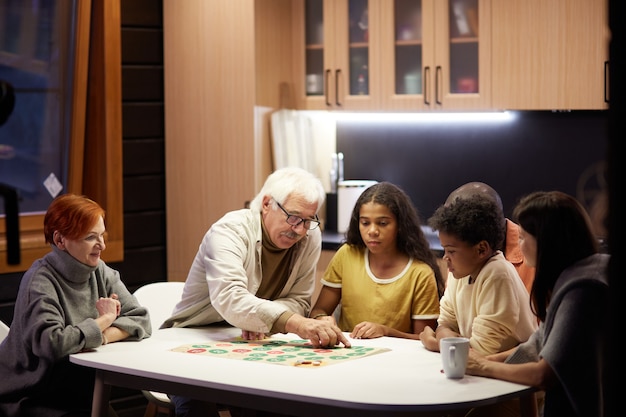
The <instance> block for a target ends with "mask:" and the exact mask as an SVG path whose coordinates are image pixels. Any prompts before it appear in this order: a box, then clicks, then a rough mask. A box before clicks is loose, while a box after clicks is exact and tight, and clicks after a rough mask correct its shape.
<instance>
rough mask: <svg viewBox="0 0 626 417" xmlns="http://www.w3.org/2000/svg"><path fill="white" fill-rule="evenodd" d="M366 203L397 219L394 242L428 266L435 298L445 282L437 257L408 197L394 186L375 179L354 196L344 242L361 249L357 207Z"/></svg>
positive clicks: (361, 241)
mask: <svg viewBox="0 0 626 417" xmlns="http://www.w3.org/2000/svg"><path fill="white" fill-rule="evenodd" d="M366 203H376V204H381V205H383V206H385V207H387V208H388V209H389V211H391V213H392V214H393V215H394V216H395V218H396V221H397V222H398V235H397V241H396V245H397V247H398V249H399V250H400V251H401V252H403V253H405V254H407V255H408V256H410V257H412V258H414V259H417V260H420V261H422V262H424V263H426V264H427V265H428V266H430V267H431V269H432V270H433V272H434V273H435V280H436V281H437V291H438V293H439V297H441V296H442V295H443V291H444V289H445V281H444V279H443V277H442V274H441V270H440V268H439V265H438V264H437V258H436V257H435V254H434V253H433V252H432V250H431V249H430V244H429V243H428V239H426V236H425V235H424V232H423V231H422V228H421V221H420V217H419V213H418V212H417V209H416V208H415V206H414V205H413V203H412V202H411V198H410V197H409V196H408V195H407V194H406V193H405V192H404V191H403V190H402V189H401V188H399V187H398V186H397V185H394V184H392V183H390V182H379V183H376V184H374V185H372V186H370V187H368V188H367V189H366V190H365V191H363V193H362V194H361V195H360V196H359V198H358V199H357V201H356V203H355V205H354V209H353V210H352V214H351V216H350V224H349V226H348V231H347V232H346V243H347V244H349V245H352V246H355V247H359V248H365V247H366V245H365V242H363V238H362V237H361V232H360V231H359V215H360V212H361V206H362V205H363V204H366Z"/></svg>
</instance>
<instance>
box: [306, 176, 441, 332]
mask: <svg viewBox="0 0 626 417" xmlns="http://www.w3.org/2000/svg"><path fill="white" fill-rule="evenodd" d="M322 284H323V287H322V290H321V292H320V295H319V298H318V300H317V302H316V304H315V306H314V307H313V309H312V311H311V317H314V318H319V319H323V320H331V321H334V320H335V318H334V316H333V312H334V311H335V309H336V308H337V306H338V305H339V304H340V303H341V307H340V314H339V318H338V325H339V327H340V328H341V329H342V330H343V331H350V332H352V333H351V337H353V338H363V339H366V338H367V339H370V338H375V337H381V336H394V337H405V338H411V339H418V338H419V334H420V332H421V331H422V330H423V328H424V327H425V326H428V325H430V326H434V325H435V323H436V320H437V316H438V314H439V297H440V296H441V294H442V293H443V290H444V287H445V283H444V281H443V278H442V275H441V270H440V269H439V266H438V265H437V260H436V258H435V255H434V254H433V252H432V251H431V249H430V245H429V243H428V240H427V239H426V237H425V235H424V233H423V231H422V229H421V225H420V220H419V216H418V213H417V210H416V209H415V206H414V205H413V204H412V202H411V199H410V198H409V196H408V195H407V194H406V193H405V192H404V191H403V190H402V189H400V188H399V187H397V186H396V185H394V184H391V183H389V182H381V183H377V184H374V185H372V186H370V187H369V188H367V189H366V190H365V191H364V192H363V193H362V194H361V195H360V196H359V198H358V200H357V202H356V204H355V206H354V209H353V211H352V215H351V217H350V224H349V226H348V231H347V233H346V243H345V244H344V245H343V246H342V247H340V248H339V250H338V251H337V253H336V254H335V255H334V256H333V259H332V260H331V262H330V264H329V265H328V268H327V269H326V272H325V273H324V278H323V279H322Z"/></svg>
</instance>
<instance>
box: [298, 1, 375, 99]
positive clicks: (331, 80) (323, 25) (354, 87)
mask: <svg viewBox="0 0 626 417" xmlns="http://www.w3.org/2000/svg"><path fill="white" fill-rule="evenodd" d="M375 3H376V1H373V0H295V2H294V8H293V10H294V18H293V22H294V36H295V42H294V48H295V60H296V62H295V63H294V68H295V77H294V79H295V80H296V85H295V94H296V102H297V103H298V107H299V108H302V109H324V110H346V109H350V110H355V109H356V110H359V109H369V110H377V109H379V108H380V103H379V102H378V101H377V99H378V97H379V93H378V91H377V90H378V86H379V84H377V81H376V75H375V73H376V72H377V71H378V70H377V69H376V68H374V63H375V62H376V61H375V60H373V59H372V58H373V57H374V56H375V55H376V54H378V53H379V52H378V51H377V50H376V49H375V47H373V43H372V42H371V39H372V37H371V33H372V31H376V30H377V26H378V24H377V22H375V23H374V22H372V20H371V19H370V17H371V16H375V15H376V14H377V13H376V11H375V10H373V9H372V6H373V5H374V6H375Z"/></svg>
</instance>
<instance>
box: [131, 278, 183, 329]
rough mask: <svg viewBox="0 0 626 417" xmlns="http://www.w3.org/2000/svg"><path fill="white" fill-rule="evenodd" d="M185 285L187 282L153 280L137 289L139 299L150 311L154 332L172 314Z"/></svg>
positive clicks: (136, 293) (136, 294) (136, 295)
mask: <svg viewBox="0 0 626 417" xmlns="http://www.w3.org/2000/svg"><path fill="white" fill-rule="evenodd" d="M184 286H185V283H184V282H179V281H167V282H152V283H150V284H146V285H144V286H142V287H139V288H137V290H135V293H134V295H135V297H137V301H139V304H141V305H142V306H144V307H146V308H147V309H148V312H149V313H150V322H151V323H152V331H153V332H154V331H155V330H157V329H158V328H159V327H161V324H163V322H164V321H165V320H167V319H168V318H169V317H170V316H171V315H172V311H173V310H174V307H175V306H176V304H177V303H178V302H179V301H180V298H181V296H182V294H183V287H184Z"/></svg>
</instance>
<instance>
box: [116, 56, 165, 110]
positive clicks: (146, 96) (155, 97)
mask: <svg viewBox="0 0 626 417" xmlns="http://www.w3.org/2000/svg"><path fill="white" fill-rule="evenodd" d="M122 96H123V97H124V101H126V102H128V101H163V66H158V65H154V66H152V65H151V66H146V65H142V66H139V65H133V66H127V67H125V68H123V69H122Z"/></svg>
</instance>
